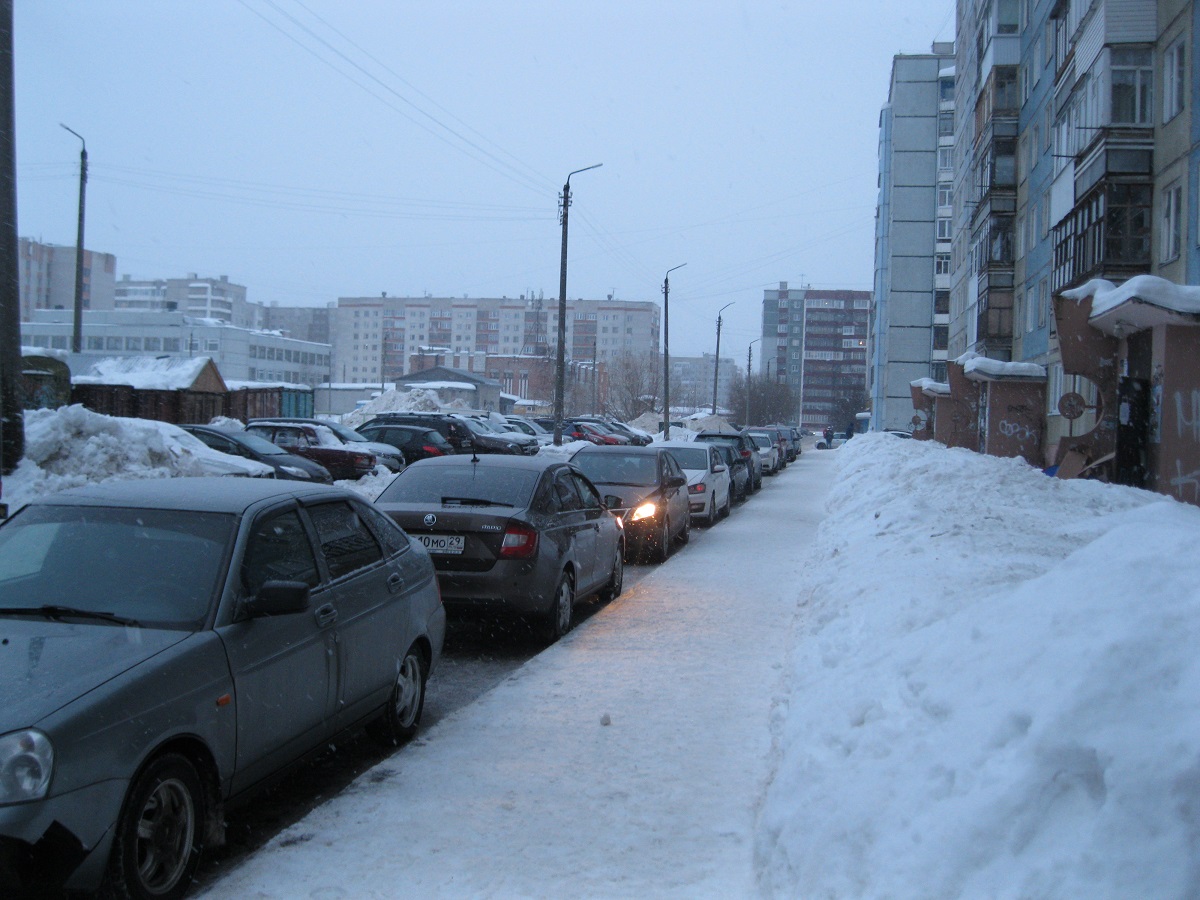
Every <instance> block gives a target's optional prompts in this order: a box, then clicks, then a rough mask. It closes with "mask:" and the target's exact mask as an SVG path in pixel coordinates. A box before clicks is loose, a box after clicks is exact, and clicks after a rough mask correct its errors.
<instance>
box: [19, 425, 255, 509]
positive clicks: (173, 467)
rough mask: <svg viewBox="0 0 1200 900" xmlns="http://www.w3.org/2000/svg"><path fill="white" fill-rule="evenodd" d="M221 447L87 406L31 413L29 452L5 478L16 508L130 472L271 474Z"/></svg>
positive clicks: (143, 474) (154, 475)
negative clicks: (40, 498) (220, 448)
mask: <svg viewBox="0 0 1200 900" xmlns="http://www.w3.org/2000/svg"><path fill="white" fill-rule="evenodd" d="M271 471H272V470H271V468H270V466H264V465H263V464H261V463H256V462H253V461H251V460H248V459H241V458H239V457H236V456H229V455H227V454H225V453H220V452H218V451H216V450H213V449H211V448H209V447H208V446H206V445H205V444H203V443H201V442H200V441H199V440H198V439H197V438H194V437H192V435H190V434H188V433H187V432H186V431H184V430H183V429H181V428H177V427H175V426H174V425H168V424H167V423H166V422H155V421H151V420H149V419H126V418H117V417H115V416H103V415H100V414H99V413H94V412H92V411H91V410H88V409H84V408H83V407H82V406H79V405H76V406H64V407H62V408H61V409H57V410H54V409H36V410H32V411H29V412H26V413H25V456H24V458H23V459H22V460H21V462H20V463H19V464H18V465H17V469H16V471H15V472H14V473H13V474H12V475H8V476H5V478H4V498H5V500H6V501H7V502H8V504H9V509H10V512H16V511H17V510H18V509H19V508H20V507H22V506H24V505H25V504H26V503H28V502H29V501H30V500H32V499H34V498H35V497H39V496H42V495H45V494H52V493H55V492H56V491H61V490H66V489H67V488H73V487H81V486H83V485H86V484H97V483H101V482H105V481H117V480H122V479H128V478H173V477H176V476H196V475H258V474H265V473H269V472H271Z"/></svg>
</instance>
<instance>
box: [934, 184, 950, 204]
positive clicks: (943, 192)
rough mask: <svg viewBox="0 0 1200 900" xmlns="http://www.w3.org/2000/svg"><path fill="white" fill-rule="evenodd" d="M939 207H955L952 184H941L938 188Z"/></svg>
mask: <svg viewBox="0 0 1200 900" xmlns="http://www.w3.org/2000/svg"><path fill="white" fill-rule="evenodd" d="M937 205H938V206H953V205H954V186H953V185H951V184H939V185H938V188H937Z"/></svg>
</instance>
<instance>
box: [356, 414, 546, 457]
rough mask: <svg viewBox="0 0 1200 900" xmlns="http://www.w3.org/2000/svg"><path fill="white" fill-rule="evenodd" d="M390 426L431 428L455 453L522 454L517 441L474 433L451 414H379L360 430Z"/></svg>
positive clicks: (498, 435) (500, 436)
mask: <svg viewBox="0 0 1200 900" xmlns="http://www.w3.org/2000/svg"><path fill="white" fill-rule="evenodd" d="M391 423H394V424H396V425H424V426H426V427H427V428H432V429H433V430H434V431H436V432H437V433H438V434H440V435H441V436H442V437H444V438H445V439H446V441H447V443H449V444H450V446H451V447H453V448H454V452H455V453H471V452H472V451H474V452H475V453H513V454H520V453H523V452H524V451H523V450H522V449H521V445H520V444H519V443H517V442H516V441H510V440H509V439H508V438H506V437H504V436H503V435H500V434H495V435H492V434H481V433H479V432H476V431H474V430H472V429H471V427H470V426H469V425H468V424H467V423H466V422H464V421H463V420H462V419H461V418H459V417H458V416H456V415H454V414H452V413H433V412H388V413H380V414H379V415H377V416H376V417H375V418H373V419H371V421H369V422H367V423H366V424H365V425H364V426H363V427H364V428H365V427H366V426H367V425H386V424H391Z"/></svg>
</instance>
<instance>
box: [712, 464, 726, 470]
mask: <svg viewBox="0 0 1200 900" xmlns="http://www.w3.org/2000/svg"><path fill="white" fill-rule="evenodd" d="M713 471H714V472H724V471H725V463H717V464H716V465H715V466H713Z"/></svg>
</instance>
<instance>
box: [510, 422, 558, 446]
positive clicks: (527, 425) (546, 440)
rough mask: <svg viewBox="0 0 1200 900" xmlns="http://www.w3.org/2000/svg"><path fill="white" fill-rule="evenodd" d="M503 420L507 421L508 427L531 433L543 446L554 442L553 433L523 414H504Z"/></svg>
mask: <svg viewBox="0 0 1200 900" xmlns="http://www.w3.org/2000/svg"><path fill="white" fill-rule="evenodd" d="M504 420H505V421H506V422H507V423H508V426H509V428H511V429H513V430H514V431H521V432H524V433H525V434H528V435H531V436H532V437H533V438H535V439H536V440H537V442H538V443H539V444H540V445H542V446H543V447H544V446H545V445H547V444H553V443H554V435H553V433H551V432H549V431H547V430H546V429H545V428H543V427H542V426H541V425H539V424H538V423H537V422H534V421H533V420H532V419H527V418H525V417H524V416H505V417H504Z"/></svg>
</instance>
